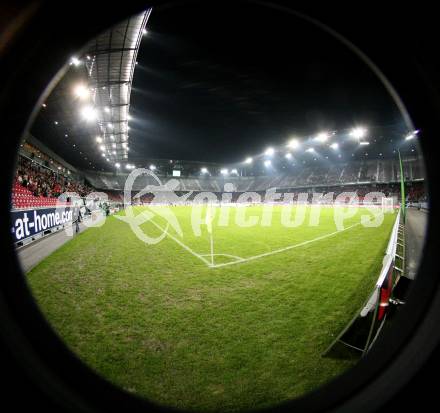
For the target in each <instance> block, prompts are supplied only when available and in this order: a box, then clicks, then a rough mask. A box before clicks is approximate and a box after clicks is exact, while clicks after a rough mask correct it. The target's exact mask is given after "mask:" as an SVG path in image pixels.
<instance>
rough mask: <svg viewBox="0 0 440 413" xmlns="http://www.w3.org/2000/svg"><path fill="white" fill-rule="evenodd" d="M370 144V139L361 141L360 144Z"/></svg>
mask: <svg viewBox="0 0 440 413" xmlns="http://www.w3.org/2000/svg"><path fill="white" fill-rule="evenodd" d="M369 144H370V142H368V141H362V142H359V145H369Z"/></svg>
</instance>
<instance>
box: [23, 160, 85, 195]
mask: <svg viewBox="0 0 440 413" xmlns="http://www.w3.org/2000/svg"><path fill="white" fill-rule="evenodd" d="M15 182H16V183H18V184H19V185H21V186H22V187H24V188H27V189H28V190H29V191H30V192H31V193H32V195H34V196H36V197H45V198H56V197H58V196H59V195H60V194H62V193H63V192H76V193H77V194H78V195H80V196H86V195H87V194H88V193H90V192H91V191H92V188H91V187H89V186H88V185H86V184H84V183H80V182H76V181H75V180H73V179H71V178H68V177H67V176H64V175H62V174H59V173H57V172H55V171H53V170H52V169H49V168H46V167H44V166H42V165H40V164H38V163H37V162H34V161H31V160H30V159H27V158H24V157H22V156H20V158H19V162H18V166H17V170H16V173H15Z"/></svg>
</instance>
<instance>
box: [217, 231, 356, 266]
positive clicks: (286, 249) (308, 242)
mask: <svg viewBox="0 0 440 413" xmlns="http://www.w3.org/2000/svg"><path fill="white" fill-rule="evenodd" d="M360 224H361V223H360V222H358V223H357V224H353V225H350V226H348V227H347V228H344V229H341V230H338V231H335V232H332V233H330V234H326V235H321V236H320V237H316V238H314V239H311V240H308V241H303V242H300V243H299V244H294V245H289V246H288V247H284V248H280V249H278V250H275V251H270V252H265V253H263V254H258V255H253V256H252V257H249V258H242V259H241V260H237V261H233V262H225V263H223V264H217V265H214V266H213V267H212V268H219V267H226V266H227V265H234V264H238V263H243V262H248V261H252V260H256V259H258V258H263V257H268V256H270V255H274V254H279V253H280V252H284V251H288V250H291V249H294V248H298V247H302V246H304V245H307V244H311V243H312V242H316V241H320V240H323V239H325V238H329V237H332V236H333V235H336V234H340V233H341V232H344V231H347V230H348V229H350V228H354V227H356V226H358V225H360Z"/></svg>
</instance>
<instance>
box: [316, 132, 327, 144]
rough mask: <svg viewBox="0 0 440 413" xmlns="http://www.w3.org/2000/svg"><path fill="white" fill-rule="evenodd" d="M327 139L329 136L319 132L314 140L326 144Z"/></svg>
mask: <svg viewBox="0 0 440 413" xmlns="http://www.w3.org/2000/svg"><path fill="white" fill-rule="evenodd" d="M328 138H329V134H328V133H327V132H321V133H318V135H316V138H315V139H316V140H317V141H319V142H327V141H328Z"/></svg>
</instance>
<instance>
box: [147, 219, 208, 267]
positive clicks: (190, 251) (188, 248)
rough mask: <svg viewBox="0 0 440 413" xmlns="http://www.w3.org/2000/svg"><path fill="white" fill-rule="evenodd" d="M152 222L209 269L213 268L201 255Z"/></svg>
mask: <svg viewBox="0 0 440 413" xmlns="http://www.w3.org/2000/svg"><path fill="white" fill-rule="evenodd" d="M150 222H151V223H152V224H153V225H154V226H155V227H156V228H159V229H160V230H161V231H162V232H165V233H166V234H167V235H168V236H169V237H170V238H171V239H172V240H173V241H175V242H177V243H178V244H179V245H180V246H181V247H182V248H184V249H186V250H187V251H188V252H189V253H190V254H192V255H194V256H195V257H196V258H198V259H199V260H201V261H203V262H204V263H205V264H206V265H207V266H208V267H212V265H211V263H210V262H209V261H208V260H207V259H205V258H203V256H201V255H200V254H198V253H197V252H195V251H193V250H192V249H191V248H190V247H188V246H187V245H185V244H184V243H183V242H182V241H180V240H179V239H178V238H176V237H175V236H174V235H171V234H170V233H169V232H168V231H167V230H166V229H164V228H162V227H161V226H160V225H159V224H156V223H155V222H154V221H153V220H150Z"/></svg>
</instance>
